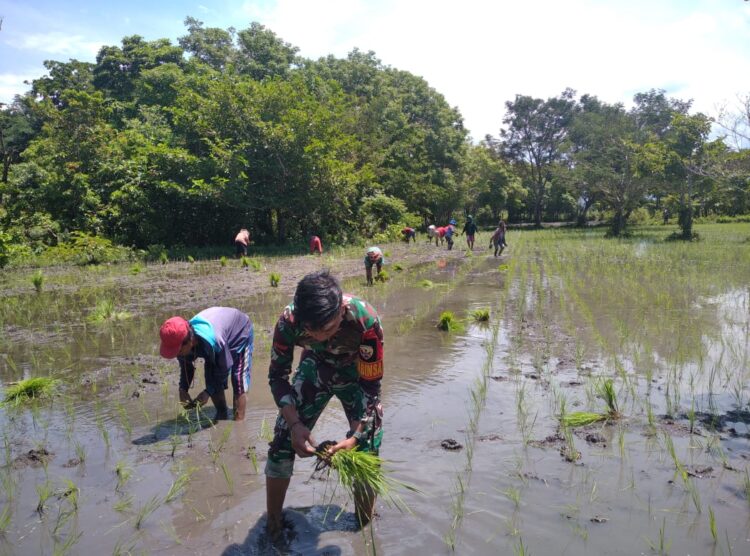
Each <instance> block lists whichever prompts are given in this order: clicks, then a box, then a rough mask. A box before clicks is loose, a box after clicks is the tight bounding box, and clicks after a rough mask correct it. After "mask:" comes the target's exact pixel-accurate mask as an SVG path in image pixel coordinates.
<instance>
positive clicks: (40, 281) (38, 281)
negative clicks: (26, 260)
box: [31, 270, 44, 293]
mask: <svg viewBox="0 0 750 556" xmlns="http://www.w3.org/2000/svg"><path fill="white" fill-rule="evenodd" d="M31 283H32V284H34V289H35V290H36V293H42V289H43V288H44V273H43V272H42V271H41V270H37V271H36V272H35V273H34V274H33V275H32V276H31Z"/></svg>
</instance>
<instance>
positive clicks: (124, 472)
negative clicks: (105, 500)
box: [115, 460, 133, 492]
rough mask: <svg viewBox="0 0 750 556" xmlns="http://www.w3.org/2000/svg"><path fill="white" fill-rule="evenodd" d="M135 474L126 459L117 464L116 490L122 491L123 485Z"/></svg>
mask: <svg viewBox="0 0 750 556" xmlns="http://www.w3.org/2000/svg"><path fill="white" fill-rule="evenodd" d="M132 474H133V470H132V469H131V468H130V467H128V464H127V463H126V462H125V461H124V460H120V461H118V462H117V464H116V465H115V475H116V476H117V484H116V485H115V492H122V487H124V486H125V483H127V482H128V480H129V479H130V477H131V476H132Z"/></svg>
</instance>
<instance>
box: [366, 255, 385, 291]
mask: <svg viewBox="0 0 750 556" xmlns="http://www.w3.org/2000/svg"><path fill="white" fill-rule="evenodd" d="M384 262H385V259H383V252H382V251H381V250H380V247H370V248H369V249H367V253H365V275H366V276H367V285H368V286H372V283H373V280H372V267H373V265H375V266H376V267H377V270H378V274H380V271H381V270H383V263H384Z"/></svg>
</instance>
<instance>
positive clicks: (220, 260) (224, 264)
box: [219, 257, 227, 266]
mask: <svg viewBox="0 0 750 556" xmlns="http://www.w3.org/2000/svg"><path fill="white" fill-rule="evenodd" d="M219 264H220V265H221V266H227V258H226V257H222V258H220V259H219Z"/></svg>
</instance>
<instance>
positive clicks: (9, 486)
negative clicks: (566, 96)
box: [0, 225, 750, 555]
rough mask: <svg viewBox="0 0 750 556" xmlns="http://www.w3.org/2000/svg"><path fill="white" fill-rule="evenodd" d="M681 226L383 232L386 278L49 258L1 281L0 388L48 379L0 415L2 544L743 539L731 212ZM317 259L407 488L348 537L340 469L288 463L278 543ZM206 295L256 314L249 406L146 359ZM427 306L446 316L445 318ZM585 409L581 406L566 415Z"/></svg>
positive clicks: (737, 288)
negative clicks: (375, 362)
mask: <svg viewBox="0 0 750 556" xmlns="http://www.w3.org/2000/svg"><path fill="white" fill-rule="evenodd" d="M697 231H698V232H699V233H700V234H701V236H702V238H703V239H702V241H700V242H696V243H692V244H682V243H673V242H665V241H663V237H664V236H666V235H667V233H666V232H664V231H663V229H661V228H659V229H656V228H655V229H647V230H641V231H639V233H637V234H636V235H634V236H633V237H632V238H630V239H628V240H622V241H616V240H609V239H605V238H604V237H603V233H602V232H601V231H574V230H544V231H528V232H523V233H519V232H512V233H510V234H509V242H510V243H511V245H510V248H509V249H508V250H507V251H506V252H505V254H504V255H503V256H502V257H500V258H494V257H492V256H491V253H490V252H488V251H486V250H479V249H478V250H477V251H475V252H474V253H473V254H467V253H466V251H465V245H463V244H462V243H461V239H462V238H459V241H457V243H456V248H455V250H454V251H451V252H447V251H445V250H440V249H437V248H436V247H435V246H430V245H427V244H426V242H420V243H419V244H417V245H411V246H408V247H407V246H405V245H403V244H399V245H388V246H384V250H385V251H390V253H388V254H387V258H388V263H389V265H388V266H387V267H386V269H387V271H388V273H389V275H390V280H389V281H388V282H386V283H384V284H378V285H376V286H374V287H372V288H368V287H365V286H364V272H363V269H362V268H361V261H362V253H361V252H360V251H361V250H348V251H341V252H339V253H337V254H334V255H328V256H325V257H323V258H315V257H297V258H287V259H262V260H261V259H259V260H258V261H259V263H258V266H259V269H258V270H257V271H256V270H255V269H254V268H252V267H251V268H242V267H241V266H240V264H239V262H238V261H235V260H230V261H228V262H227V263H226V266H224V265H222V264H221V263H220V262H219V261H210V262H196V263H194V264H190V263H178V262H176V263H169V264H167V265H136V266H135V267H134V266H132V265H131V266H122V267H102V268H87V269H48V270H44V271H43V272H44V276H45V278H44V281H43V285H42V287H41V288H40V290H41V291H39V292H37V291H36V290H35V287H34V285H33V284H32V276H33V274H34V272H35V271H12V272H5V273H4V274H3V275H2V277H0V292H1V293H0V295H2V306H1V307H0V327H1V328H0V330H1V332H0V378H1V379H2V388H3V390H5V389H6V388H7V387H8V385H9V384H10V383H11V382H13V381H17V380H19V379H22V378H29V377H35V376H51V377H53V378H56V379H59V380H60V382H59V384H58V386H57V388H56V392H57V393H56V395H55V396H54V398H53V399H52V400H51V401H44V400H42V401H39V402H38V403H34V404H31V405H23V406H20V407H12V406H5V407H3V408H0V422H2V431H3V432H2V437H3V438H2V440H3V444H4V455H3V458H2V462H1V463H2V468H1V469H0V478H1V479H2V489H1V491H0V553H3V554H110V553H111V554H129V553H132V554H141V553H159V554H226V555H235V554H236V555H239V554H321V555H322V554H326V555H335V554H342V555H344V554H357V555H359V554H368V553H369V554H373V553H376V554H452V553H455V554H519V555H520V554H535V555H542V554H571V555H581V554H591V555H598V554H623V555H625V554H716V555H719V554H722V555H730V554H736V555H740V554H750V471H749V470H750V429H749V428H748V427H750V404H749V401H750V389H749V386H750V385H749V383H748V380H749V379H750V365H748V361H749V357H750V352H749V351H748V350H749V347H750V346H749V342H750V241H748V239H749V238H750V225H731V226H729V225H726V226H722V225H717V226H705V227H698V229H697ZM484 236H486V237H483V236H482V234H480V237H479V238H478V240H477V245H480V246H485V245H486V244H487V242H488V237H489V235H488V234H484ZM488 253H489V256H488ZM388 255H390V256H388ZM396 263H398V264H399V265H400V266H401V267H402V269H401V270H398V269H396V268H395V264H396ZM321 266H328V267H330V268H332V269H333V270H334V272H335V273H336V274H338V275H340V276H342V277H344V278H345V279H344V284H345V290H346V291H349V292H351V293H356V294H358V295H361V296H363V297H364V298H365V299H367V300H368V301H370V302H371V303H372V304H373V305H374V306H375V307H376V308H377V309H378V311H379V312H380V314H381V316H382V318H383V322H384V326H385V332H386V345H385V350H386V351H385V361H386V374H385V378H384V380H383V395H382V397H383V405H384V409H385V437H384V440H383V450H382V453H381V455H382V457H383V458H384V459H385V460H387V462H388V472H389V473H390V475H391V476H392V477H394V478H396V479H398V480H400V481H404V482H406V483H409V484H411V485H414V486H415V487H416V488H418V489H419V491H420V493H413V492H409V491H404V492H402V493H401V496H402V498H403V500H404V502H405V503H406V504H407V505H408V507H409V509H410V510H411V513H402V512H400V511H399V510H398V509H397V508H395V507H390V506H388V505H387V504H385V503H384V502H383V501H378V504H377V506H376V510H377V517H376V520H375V522H374V526H373V527H372V528H370V527H367V528H365V530H364V531H359V530H357V527H356V526H355V520H354V518H353V515H352V509H353V508H352V504H351V502H350V501H348V500H347V499H346V498H345V497H343V496H341V495H340V494H339V493H337V492H335V489H334V480H333V479H331V480H328V481H326V480H324V478H321V477H318V476H314V475H313V473H312V471H313V462H311V461H310V460H303V461H300V460H298V461H297V464H296V466H295V476H294V478H293V479H292V483H291V486H290V488H289V492H288V494H287V498H286V508H287V512H286V517H287V519H288V520H289V522H290V529H289V530H287V531H286V533H285V535H284V538H283V539H281V540H280V541H277V542H275V543H272V542H270V541H269V539H268V538H267V537H266V535H265V534H264V527H265V516H264V514H265V491H264V484H265V483H264V476H263V466H264V464H265V457H266V449H267V443H268V440H269V437H270V434H271V429H272V426H273V421H274V419H275V414H276V408H275V406H274V403H273V400H272V397H271V394H270V391H269V388H268V384H267V369H268V358H269V348H270V346H269V343H270V331H271V328H272V327H273V325H274V323H275V321H276V318H277V317H278V315H279V313H280V311H281V310H282V308H283V307H284V305H285V304H286V303H288V301H289V300H290V298H291V295H292V292H293V289H294V285H295V283H296V280H297V279H299V278H300V277H301V276H302V275H303V274H304V273H305V272H308V271H310V270H312V269H314V268H318V267H321ZM271 271H278V272H280V273H281V274H282V281H281V285H280V287H279V288H272V287H271V286H270V285H269V280H268V275H269V272H271ZM211 305H229V306H235V307H237V308H240V309H242V310H244V311H246V312H247V313H248V314H250V315H251V317H252V318H253V320H254V321H255V326H256V329H255V330H256V332H255V337H256V346H255V356H254V361H253V385H252V388H251V391H250V397H249V403H248V417H247V418H246V420H245V421H244V422H240V423H233V422H225V421H221V422H217V423H212V422H211V420H210V419H208V418H207V417H211V416H212V415H213V407H211V405H210V404H209V405H208V406H206V408H205V416H196V415H194V414H190V415H184V414H181V412H180V407H179V404H178V402H177V381H178V373H177V364H176V363H175V362H174V361H172V362H166V361H164V360H162V359H160V358H159V356H158V326H159V324H160V323H161V322H162V321H163V320H164V318H166V317H168V316H170V315H172V314H182V315H183V316H187V317H189V316H191V315H192V314H194V313H195V312H197V311H199V310H201V309H203V308H205V307H208V306H211ZM479 309H487V310H489V315H490V318H489V321H486V322H481V321H479V320H476V319H475V318H474V317H473V316H472V313H473V312H474V311H476V310H479ZM444 311H452V312H453V313H454V314H455V315H456V317H457V318H458V320H459V321H460V323H459V324H461V325H462V326H461V327H460V328H457V329H456V330H453V331H451V332H446V331H442V330H439V329H438V328H437V327H436V323H437V321H438V319H439V317H440V315H441V313H442V312H444ZM196 376H198V377H202V373H198V374H197V375H196ZM580 412H587V413H596V414H598V416H597V419H600V420H598V421H596V422H594V423H592V424H588V425H585V426H573V425H574V424H578V423H575V419H576V417H580ZM344 423H345V419H344V416H343V411H342V409H341V407H340V405H339V404H338V402H335V401H334V402H332V403H331V405H330V406H329V408H328V409H327V410H326V412H325V413H324V414H323V418H322V419H321V421H320V422H319V424H318V426H317V427H316V429H315V431H314V432H313V434H314V436H315V438H316V439H317V440H318V441H321V440H325V439H340V438H342V437H343V435H344V433H345V425H344ZM565 423H567V425H565V426H563V424H565Z"/></svg>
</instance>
